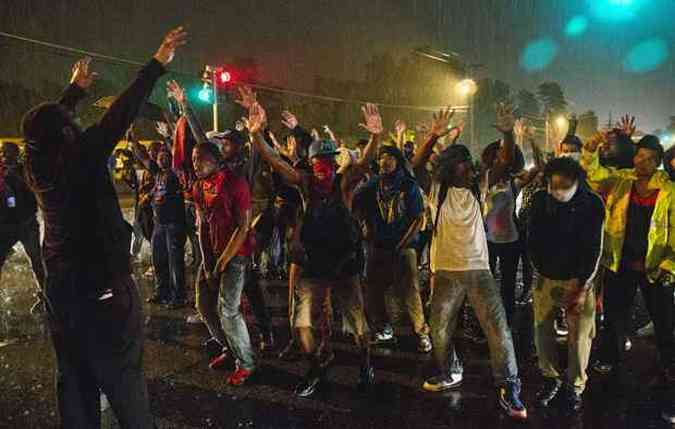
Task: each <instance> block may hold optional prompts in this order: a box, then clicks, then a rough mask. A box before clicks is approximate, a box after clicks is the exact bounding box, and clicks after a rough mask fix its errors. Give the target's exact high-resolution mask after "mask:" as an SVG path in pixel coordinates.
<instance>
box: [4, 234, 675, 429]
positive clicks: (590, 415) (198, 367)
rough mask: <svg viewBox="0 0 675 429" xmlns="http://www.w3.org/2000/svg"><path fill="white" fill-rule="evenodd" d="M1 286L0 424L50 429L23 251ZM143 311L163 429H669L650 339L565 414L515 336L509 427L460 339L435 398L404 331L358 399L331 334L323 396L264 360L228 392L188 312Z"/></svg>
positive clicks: (423, 361)
mask: <svg viewBox="0 0 675 429" xmlns="http://www.w3.org/2000/svg"><path fill="white" fill-rule="evenodd" d="M148 251H149V248H148V244H147V243H146V244H144V248H143V253H142V258H141V262H140V263H139V264H136V265H135V274H134V275H135V278H136V280H137V282H138V285H139V289H140V290H141V294H142V296H144V297H146V296H148V294H149V293H150V290H151V278H148V277H145V276H144V272H145V271H146V269H147V267H148V266H149V254H148ZM190 274H191V273H190ZM189 278H191V275H190V276H189ZM1 282H2V285H1V287H0V428H53V427H57V418H56V408H55V395H54V377H53V372H54V357H53V353H52V351H51V348H50V344H49V341H48V338H47V336H46V334H45V333H44V332H43V328H42V324H41V323H40V321H39V320H38V319H36V318H34V317H32V316H31V315H30V314H29V308H30V306H31V304H32V303H33V301H34V296H33V292H32V291H33V288H34V286H33V280H32V275H31V272H30V268H29V265H28V262H27V259H26V258H25V255H24V254H23V249H21V248H20V246H19V247H17V248H16V252H15V253H14V255H13V256H12V257H11V258H10V259H9V261H8V263H7V264H6V266H5V268H4V272H3V276H2V280H1ZM266 294H267V298H268V301H269V305H270V307H271V309H272V314H273V315H274V316H275V326H276V328H277V343H278V344H284V343H285V342H286V340H287V338H288V333H287V331H288V330H287V321H286V316H285V315H286V314H287V313H286V296H287V291H286V286H285V284H284V283H282V282H271V283H269V284H267V287H266ZM144 310H145V322H146V323H145V326H146V335H147V339H146V342H145V359H144V360H145V370H146V374H147V381H148V387H149V391H150V396H151V401H152V410H153V413H154V415H155V416H156V420H157V425H158V427H160V428H298V429H299V428H349V429H360V428H377V429H384V428H458V429H463V428H506V427H532V428H545V429H553V428H586V429H590V428H592V429H603V428H608V429H609V428H612V429H614V428H636V429H637V428H662V427H670V426H669V425H665V424H664V423H662V422H661V421H660V419H659V418H658V410H657V408H656V407H655V405H654V404H655V402H654V399H653V398H654V393H653V392H652V390H651V389H650V387H649V386H648V384H649V382H650V381H651V380H652V379H653V378H654V377H655V375H656V368H655V366H656V362H655V353H656V352H655V348H654V345H653V342H652V340H650V339H635V340H634V347H633V350H632V351H631V352H630V354H629V356H628V362H629V369H630V374H629V376H628V377H627V380H626V382H627V384H628V387H627V388H626V389H616V388H615V387H613V385H612V383H611V382H610V381H609V380H606V379H603V378H602V377H601V376H598V375H596V374H591V381H590V385H589V387H588V390H587V393H586V395H585V406H584V411H583V413H582V414H580V415H579V416H576V417H562V416H559V415H557V414H556V413H553V412H544V411H542V410H538V409H536V408H535V407H534V405H533V404H534V395H535V393H536V389H537V387H538V383H539V382H540V377H539V375H538V371H537V369H536V365H535V362H534V360H533V358H532V357H531V356H530V353H528V347H526V342H525V341H523V340H522V338H523V337H524V336H525V334H524V332H520V333H519V334H517V338H518V342H517V349H518V354H519V364H520V371H521V376H522V378H523V392H524V400H525V402H526V403H527V404H528V406H529V414H530V416H531V417H530V420H529V421H528V422H527V423H525V424H516V423H513V422H510V421H508V420H506V419H504V418H502V417H501V416H500V415H499V413H498V412H497V410H496V407H495V402H494V398H495V396H494V392H493V389H492V387H491V386H492V381H491V376H490V369H489V360H488V352H487V346H486V345H476V344H472V343H469V342H466V341H462V340H460V341H459V344H460V346H461V347H462V351H463V354H464V356H465V362H466V370H465V379H464V386H463V387H462V388H461V389H460V390H457V391H451V392H445V393H443V394H429V393H424V392H422V391H421V389H420V386H421V384H422V382H423V380H424V378H425V377H427V376H429V375H432V374H433V365H432V363H431V360H430V356H427V355H420V354H418V353H416V352H415V345H416V344H415V340H414V338H413V337H412V336H411V334H410V330H409V329H408V328H405V327H403V328H402V329H401V332H402V334H403V335H402V336H401V337H400V339H399V342H398V344H396V345H392V346H389V347H378V348H377V349H375V357H374V364H375V366H376V368H377V373H376V381H377V385H376V386H375V387H374V389H373V390H372V392H370V393H369V394H359V393H357V392H356V391H355V383H356V378H357V376H358V355H357V353H356V350H355V349H354V348H353V347H352V346H351V345H350V342H349V340H348V339H347V338H345V337H342V336H339V335H338V336H337V337H336V338H335V339H334V342H335V348H336V350H337V352H338V355H337V360H336V362H337V365H336V367H335V368H334V369H333V371H332V372H331V374H330V384H329V386H328V388H327V389H326V391H324V392H322V394H320V395H318V396H317V397H316V398H315V399H310V400H308V399H296V398H294V397H293V396H292V395H291V394H290V392H291V391H292V388H293V386H294V385H295V384H296V383H297V382H298V381H299V379H300V377H301V376H302V375H303V374H304V372H305V370H306V368H307V367H306V364H305V363H304V362H287V361H280V360H278V359H276V358H275V357H274V356H272V355H265V356H263V357H262V359H261V365H260V370H259V372H258V374H257V375H256V377H255V378H254V379H253V380H252V382H251V383H250V384H248V385H246V386H244V387H238V388H233V387H229V386H226V385H225V376H226V372H225V371H223V372H220V371H215V372H214V371H210V370H209V369H208V367H207V362H208V356H209V353H210V352H211V353H212V352H213V350H209V349H208V348H204V347H203V346H202V342H203V341H204V340H205V339H206V338H207V331H206V328H205V327H204V326H201V325H187V324H186V323H185V317H186V316H187V315H188V314H190V313H191V310H190V309H189V308H186V309H185V310H179V311H167V310H164V309H162V308H159V307H157V306H149V305H146V306H145V308H144ZM528 313H529V312H528V311H527V310H526V309H525V310H523V309H521V314H520V321H519V322H520V324H521V325H523V326H527V325H529V323H530V322H528ZM253 335H255V333H253ZM561 351H562V348H561ZM103 419H104V424H103V427H105V428H108V427H117V424H116V422H115V419H114V417H113V416H112V414H111V412H110V410H106V411H105V412H104V413H103Z"/></svg>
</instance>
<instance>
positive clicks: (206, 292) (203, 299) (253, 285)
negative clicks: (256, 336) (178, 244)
mask: <svg viewBox="0 0 675 429" xmlns="http://www.w3.org/2000/svg"><path fill="white" fill-rule="evenodd" d="M248 265H249V267H248V273H247V275H246V280H245V282H244V293H245V294H246V298H247V299H248V303H249V304H250V306H251V311H252V312H253V315H254V316H255V318H256V328H257V329H258V331H259V332H260V333H262V334H263V335H269V334H270V333H272V316H271V315H270V312H269V309H268V308H267V306H266V305H265V296H264V293H263V290H262V286H261V285H260V281H259V274H258V272H257V270H255V269H252V267H251V264H250V263H249V264H248ZM221 281H222V280H221ZM195 292H196V307H197V311H199V314H200V315H201V316H202V319H203V320H204V323H205V324H206V327H207V328H208V329H209V333H210V334H211V336H212V337H213V338H214V339H215V340H216V341H218V343H219V344H220V345H221V346H225V345H227V343H228V341H227V339H226V338H225V332H223V327H222V325H221V322H220V316H219V313H218V293H219V291H218V289H211V288H209V286H208V283H207V282H206V279H205V278H204V271H203V270H202V269H201V268H200V269H199V271H198V273H197V282H196V290H195Z"/></svg>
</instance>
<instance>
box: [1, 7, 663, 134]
mask: <svg viewBox="0 0 675 429" xmlns="http://www.w3.org/2000/svg"><path fill="white" fill-rule="evenodd" d="M593 5H595V6H593ZM575 16H580V17H581V20H582V21H583V20H586V21H585V22H586V23H587V24H588V25H587V28H586V30H585V32H584V31H583V28H581V27H583V25H582V26H581V27H580V28H581V29H582V32H581V33H580V34H578V35H576V36H575V37H571V36H568V35H566V33H565V30H566V26H567V24H568V23H569V21H570V20H571V19H572V18H573V17H575ZM674 22H675V0H457V1H453V0H372V1H370V2H364V1H356V0H339V1H327V0H287V1H272V0H265V1H263V0H227V1H225V0H183V1H177V0H166V1H155V0H116V1H108V0H60V1H54V0H0V31H6V32H8V33H15V34H19V35H22V36H26V37H31V38H35V39H40V40H45V41H50V42H54V43H60V44H64V45H69V46H74V47H78V48H81V49H87V50H92V51H96V52H100V53H105V54H109V55H114V56H118V57H123V58H128V59H133V60H137V61H143V60H144V59H145V58H148V57H149V56H150V55H151V54H152V53H153V51H154V49H156V46H157V45H158V43H159V41H160V40H161V37H162V34H163V33H164V31H165V30H167V29H169V28H171V27H172V26H175V25H176V24H180V23H185V24H186V25H187V26H188V28H189V30H190V32H191V41H190V45H189V48H188V49H187V50H186V51H185V52H181V53H180V54H179V58H178V60H177V61H176V62H175V64H174V65H173V68H174V69H177V70H182V71H186V72H190V73H197V71H198V69H199V68H200V66H201V65H203V64H204V63H207V62H208V63H218V62H222V61H227V60H228V59H229V58H232V57H242V56H245V57H253V58H256V60H257V61H258V63H259V66H260V76H259V77H260V80H262V81H265V82H267V83H271V84H274V85H278V86H282V87H286V88H293V89H309V88H311V87H312V85H313V83H314V76H315V75H323V76H330V77H335V78H340V79H357V80H360V79H363V78H364V76H365V68H364V64H365V63H366V62H367V61H368V60H369V59H370V58H371V57H372V56H373V55H375V54H381V53H383V52H386V51H389V52H392V53H395V54H396V55H408V54H409V53H410V52H411V51H412V50H413V49H414V48H417V47H420V46H431V47H433V48H436V49H439V50H452V51H455V52H458V53H459V54H461V55H462V56H463V57H464V58H465V59H466V60H467V62H469V63H480V64H484V65H485V67H484V68H483V69H481V70H480V71H479V72H478V74H477V76H476V77H477V78H481V77H486V76H487V77H492V78H499V79H502V80H505V81H507V82H509V83H511V85H512V87H513V88H514V89H515V90H516V91H517V90H518V89H521V88H526V89H530V90H535V89H536V85H537V84H539V83H541V82H542V81H545V80H557V81H559V82H560V83H561V84H562V86H563V88H564V89H565V91H566V93H567V96H568V98H569V100H570V101H571V110H573V111H577V112H582V111H585V110H589V109H592V110H595V111H596V113H597V114H598V116H599V117H600V121H601V122H603V123H604V122H605V121H606V118H607V114H608V112H609V111H610V110H612V111H613V112H614V116H615V117H617V116H618V114H620V113H623V112H631V113H633V114H635V115H637V116H638V118H639V125H640V128H641V129H644V130H645V131H652V130H654V129H656V128H665V127H666V126H667V124H668V117H669V116H671V115H675V102H674V101H673V100H675V67H674V66H675V26H674V25H673V23H674ZM568 30H569V28H568ZM577 30H579V28H577ZM542 39H546V40H547V41H546V42H545V43H544V48H545V49H544V52H538V51H536V49H535V52H534V54H533V55H534V58H532V57H529V59H527V60H525V62H523V61H524V60H523V58H521V56H522V55H523V52H524V50H525V48H526V47H528V45H529V44H531V43H533V42H536V41H540V40H542ZM645 41H647V42H650V43H647V44H646V45H644V46H645V47H646V49H647V50H646V51H642V52H640V51H637V52H635V53H634V54H633V56H632V57H631V59H630V60H627V58H628V56H629V53H630V51H631V50H632V49H633V48H635V47H636V46H637V45H639V44H640V43H643V42H645ZM534 46H541V44H540V45H534ZM655 46H656V52H655V51H654V47H655ZM664 47H665V52H664ZM547 49H548V51H547ZM552 51H555V55H552ZM645 56H646V57H649V58H647V59H646V60H645ZM72 60H73V58H71V57H69V56H59V55H54V54H53V53H49V51H48V50H45V49H38V50H35V49H34V48H32V47H29V45H26V44H22V43H18V42H10V41H8V40H5V39H3V38H1V37H0V80H4V81H14V80H17V81H20V82H23V83H30V82H32V81H40V80H45V79H47V80H50V81H53V82H54V83H59V82H63V81H65V80H66V79H67V74H68V68H69V67H67V66H66V64H70V63H71V62H72ZM532 60H534V62H535V64H534V66H533V65H532V64H531V63H532ZM636 61H637V62H638V63H637V65H636V64H635V62H636ZM645 61H646V64H645ZM98 67H99V68H100V70H101V72H102V73H103V74H106V73H110V74H115V73H118V74H124V73H125V72H127V71H125V70H122V69H125V67H118V66H112V65H99V66H98ZM528 69H529V70H528ZM535 69H537V70H535ZM451 90H452V88H449V91H451ZM331 95H336V96H339V95H340V94H331Z"/></svg>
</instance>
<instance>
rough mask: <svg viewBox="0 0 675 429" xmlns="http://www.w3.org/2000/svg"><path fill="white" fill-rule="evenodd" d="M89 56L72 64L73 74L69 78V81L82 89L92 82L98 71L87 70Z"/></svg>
mask: <svg viewBox="0 0 675 429" xmlns="http://www.w3.org/2000/svg"><path fill="white" fill-rule="evenodd" d="M90 63H91V57H85V58H82V59H81V60H79V61H78V62H76V63H75V64H74V65H73V74H72V76H71V78H70V83H71V84H73V83H74V84H75V85H77V86H79V87H80V88H82V89H87V88H89V87H90V86H91V84H92V83H94V80H96V78H97V77H98V73H94V72H91V71H89V64H90Z"/></svg>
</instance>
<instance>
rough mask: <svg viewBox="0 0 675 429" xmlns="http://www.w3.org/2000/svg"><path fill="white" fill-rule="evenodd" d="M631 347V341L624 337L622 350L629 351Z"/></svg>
mask: <svg viewBox="0 0 675 429" xmlns="http://www.w3.org/2000/svg"><path fill="white" fill-rule="evenodd" d="M632 348H633V342H632V341H631V340H630V338H628V337H626V340H625V341H624V342H623V351H624V352H629V351H631V349H632Z"/></svg>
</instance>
